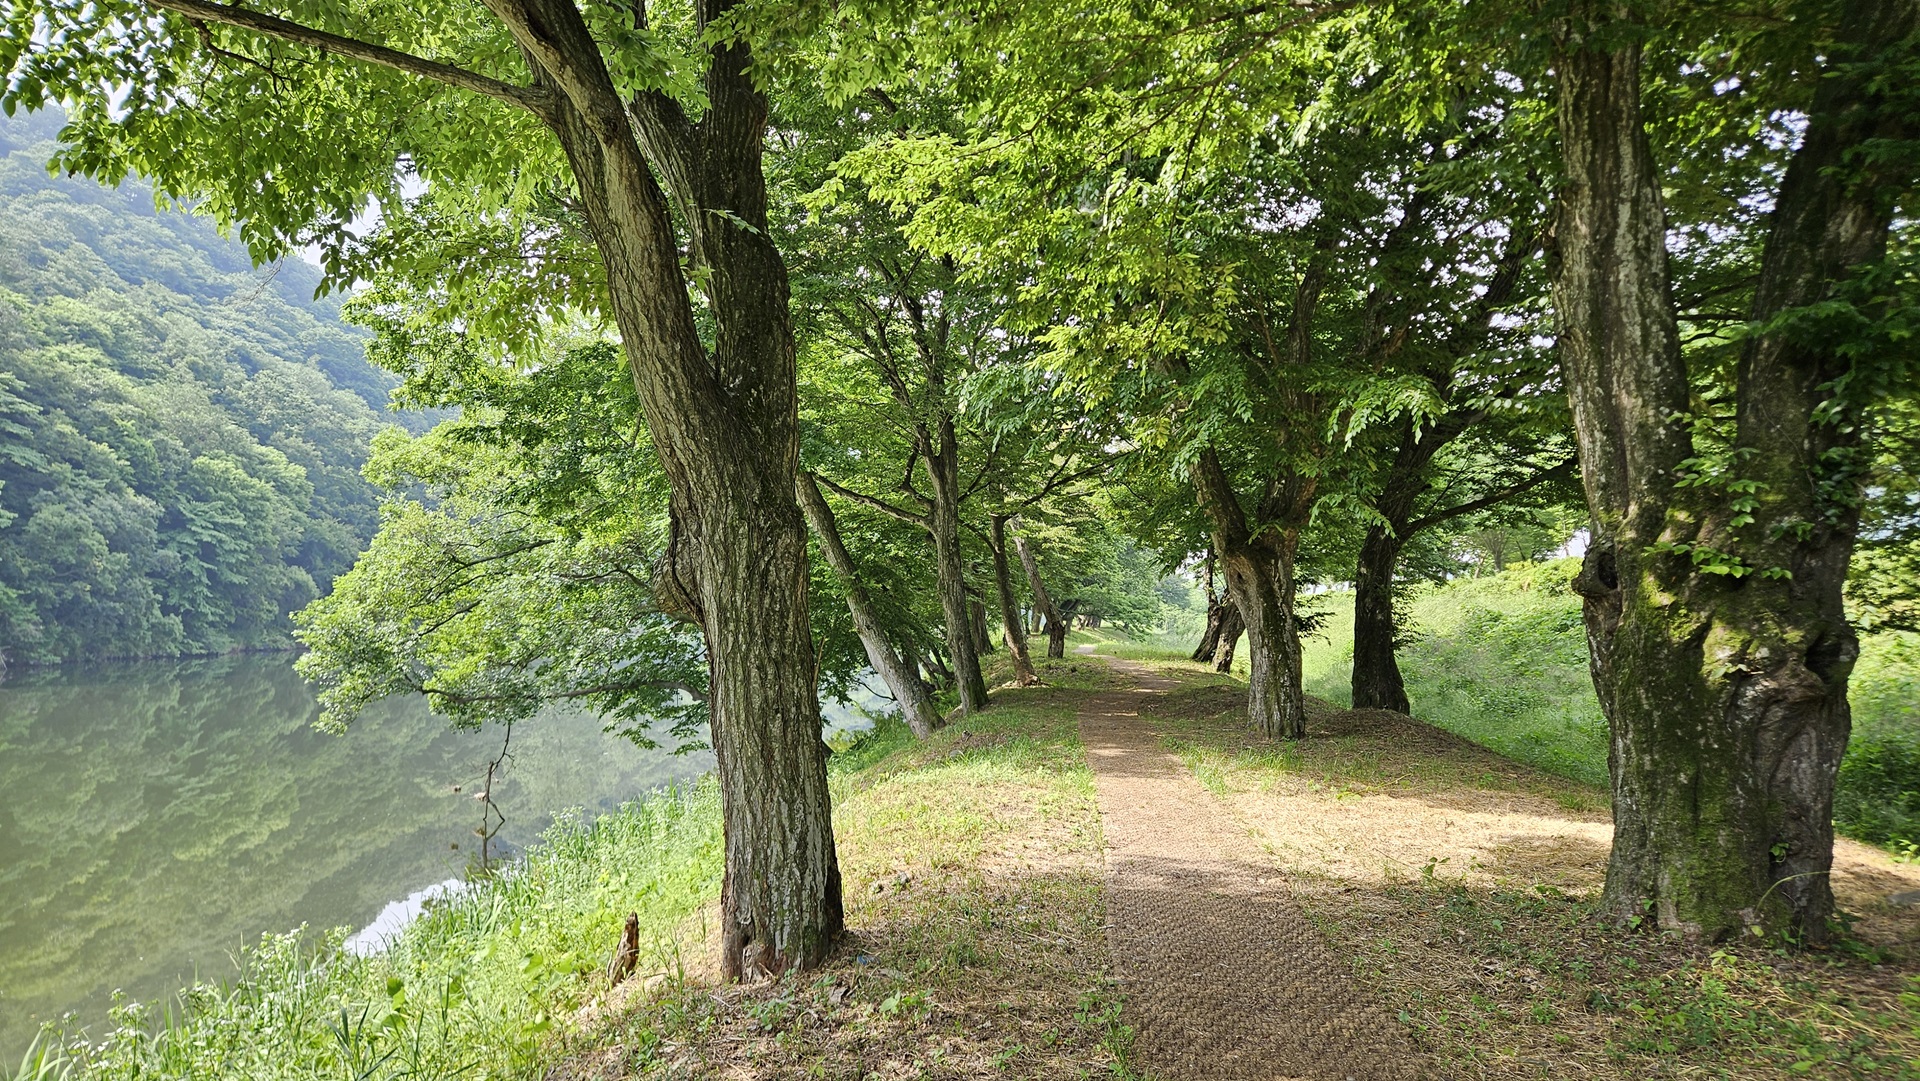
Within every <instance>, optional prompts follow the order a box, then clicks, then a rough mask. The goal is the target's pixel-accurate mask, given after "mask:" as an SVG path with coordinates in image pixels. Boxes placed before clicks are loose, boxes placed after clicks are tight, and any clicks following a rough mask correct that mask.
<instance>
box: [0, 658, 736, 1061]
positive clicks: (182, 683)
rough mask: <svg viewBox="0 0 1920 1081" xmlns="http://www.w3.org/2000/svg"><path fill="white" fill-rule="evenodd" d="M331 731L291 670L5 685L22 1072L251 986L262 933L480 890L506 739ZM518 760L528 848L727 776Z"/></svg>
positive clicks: (359, 726)
mask: <svg viewBox="0 0 1920 1081" xmlns="http://www.w3.org/2000/svg"><path fill="white" fill-rule="evenodd" d="M318 712H319V711H318V708H317V707H316V706H315V705H314V701H313V696H312V695H311V694H310V693H309V692H308V690H307V689H306V687H305V686H304V685H303V684H302V683H301V681H300V678H299V677H298V676H296V675H295V674H294V672H293V669H292V661H291V659H290V658H288V657H285V656H267V657H240V658H220V659H217V660H209V661H195V662H188V663H167V664H120V665H110V666H99V667H93V668H88V669H83V670H75V669H62V670H54V671H46V672H34V673H30V674H26V675H16V676H15V677H14V678H12V679H10V680H8V681H7V682H6V683H4V684H0V1062H3V1063H8V1064H11V1063H14V1062H18V1061H19V1055H20V1053H21V1052H22V1051H23V1050H24V1049H25V1047H26V1045H27V1043H28V1041H29V1040H30V1039H31V1038H32V1036H33V1033H34V1032H35V1031H36V1030H37V1028H38V1026H39V1024H40V1022H41V1021H42V1020H45V1019H47V1018H50V1017H57V1016H59V1015H60V1014H62V1013H64V1012H66V1011H69V1010H72V1011H76V1012H78V1014H79V1015H80V1018H81V1019H82V1021H83V1022H84V1023H87V1024H89V1025H90V1026H92V1027H96V1028H98V1027H100V1026H102V1024H103V1022H104V1020H105V1009H106V1005H107V1003H108V1002H109V1001H110V996H111V994H112V992H113V991H114V989H116V988H119V989H122V990H124V991H125V992H126V993H127V994H128V995H130V996H132V997H134V998H136V999H140V1000H143V1001H152V1000H155V999H160V998H164V997H166V996H168V995H170V994H171V993H172V992H174V991H175V990H177V989H178V988H180V987H181V986H182V985H184V984H186V983H188V982H191V980H192V979H193V978H194V977H195V975H196V974H199V975H202V976H210V977H225V976H229V975H232V974H233V973H234V971H235V970H234V967H233V961H232V956H233V954H234V953H235V952H236V951H237V950H239V949H240V948H241V947H242V946H245V945H247V944H248V943H251V942H253V941H257V940H258V938H259V936H260V935H261V934H262V933H265V932H270V931H285V930H288V929H290V928H293V927H297V926H299V925H301V924H303V923H304V924H309V925H312V926H315V927H337V926H348V927H355V928H363V927H366V926H367V925H368V924H369V923H371V922H373V921H374V920H375V919H376V918H377V917H379V916H380V915H381V913H382V910H383V909H387V908H388V906H389V905H391V904H393V903H394V902H403V901H404V900H405V899H406V898H407V897H408V896H409V895H411V894H416V893H418V892H419V891H422V890H424V889H427V888H429V887H432V886H434V885H435V884H436V883H442V882H445V881H446V880H448V879H455V878H458V877H460V876H461V875H462V874H463V873H464V871H465V869H466V867H467V864H468V860H469V859H470V858H472V857H473V856H475V855H477V852H475V851H473V850H474V848H475V846H476V845H477V841H478V839H477V838H476V837H475V836H474V832H473V831H474V827H476V826H477V825H479V822H480V812H481V806H480V804H478V803H476V802H475V801H474V799H473V798H472V795H471V793H473V792H474V791H476V790H477V788H478V787H479V786H478V785H477V784H476V783H475V782H477V781H478V780H479V779H480V778H482V777H483V776H484V775H485V772H486V763H487V760H488V759H490V758H492V757H493V756H494V755H495V754H496V753H498V750H499V746H500V732H499V730H497V729H494V730H489V731H486V732H484V733H482V732H456V731H452V730H450V729H448V728H447V726H446V722H445V721H444V720H442V719H439V718H436V717H433V716H431V715H430V714H428V712H427V710H426V705H425V703H424V702H423V701H421V700H406V701H397V700H396V701H389V702H385V703H382V704H380V705H379V706H376V707H375V708H374V709H372V710H369V711H368V712H367V714H366V715H365V716H364V717H362V718H361V719H360V720H359V721H358V722H356V723H355V724H354V726H353V728H352V730H351V731H349V732H348V733H347V734H346V735H345V736H330V735H327V734H324V733H321V732H316V731H314V730H313V728H312V727H311V725H312V723H313V720H314V718H315V717H316V716H317V715H318ZM513 751H514V755H513V759H512V761H511V762H510V763H509V764H508V766H507V770H506V774H505V780H504V781H502V782H499V783H497V784H496V785H495V787H494V798H495V800H496V802H498V803H499V804H500V806H501V809H502V810H503V811H504V812H505V814H506V816H507V824H506V826H505V828H504V829H503V830H502V831H501V832H500V834H499V835H498V836H497V837H496V838H495V841H494V843H495V845H496V846H498V845H499V844H500V843H501V842H502V841H504V842H506V844H507V846H508V847H509V849H510V850H512V849H517V847H518V846H524V845H525V844H527V843H528V842H530V841H531V840H533V839H534V838H535V837H536V836H537V835H538V834H539V832H540V831H541V830H542V829H544V828H545V827H546V826H547V825H548V824H549V823H551V822H552V820H553V816H554V814H555V813H556V812H559V811H561V810H565V809H567V808H571V807H584V808H586V809H587V810H588V812H589V813H593V812H598V811H604V810H608V809H611V808H613V807H616V806H618V805H619V804H620V803H621V802H622V801H623V800H627V799H631V798H633V797H634V796H636V795H639V794H640V793H642V792H644V791H645V790H647V789H648V788H651V787H655V786H658V785H662V784H666V783H667V782H670V781H673V780H677V779H682V778H686V777H691V776H694V775H696V774H698V773H701V772H704V771H705V770H706V769H708V768H709V766H710V765H711V759H710V758H709V757H708V756H707V755H704V754H701V755H688V756H678V757H676V756H674V755H671V754H669V753H668V752H667V751H664V750H658V751H642V750H640V749H638V748H635V747H634V746H633V745H632V744H630V743H628V742H626V741H625V740H621V739H618V738H616V737H613V736H609V735H606V734H604V733H603V732H601V731H600V725H599V723H598V722H597V721H596V720H594V719H593V718H592V717H589V716H583V715H578V714H566V713H552V714H548V715H545V716H542V717H539V718H536V719H535V720H534V721H531V722H528V723H526V724H523V725H519V726H516V727H515V729H514V737H513ZM455 786H459V787H460V788H461V789H462V791H461V792H459V793H456V792H455V791H454V788H455ZM496 851H498V848H497V847H496ZM397 911H398V910H397V909H395V910H392V911H390V912H389V916H391V915H393V914H395V913H397Z"/></svg>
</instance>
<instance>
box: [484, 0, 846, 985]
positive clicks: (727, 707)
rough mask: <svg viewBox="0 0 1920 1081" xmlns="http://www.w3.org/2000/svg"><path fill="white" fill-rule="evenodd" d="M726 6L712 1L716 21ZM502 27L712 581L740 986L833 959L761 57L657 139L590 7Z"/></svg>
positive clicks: (710, 639)
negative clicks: (640, 119) (699, 287)
mask: <svg viewBox="0 0 1920 1081" xmlns="http://www.w3.org/2000/svg"><path fill="white" fill-rule="evenodd" d="M723 10H724V5H713V4H709V5H703V7H702V10H701V16H702V20H703V21H704V20H706V19H709V18H716V17H718V15H719V14H720V13H721V11H723ZM496 13H497V14H499V15H500V17H501V18H502V20H503V21H505V22H506V23H507V24H508V25H509V27H510V28H511V30H512V31H513V34H514V37H515V39H516V40H517V41H518V43H519V44H520V46H521V48H522V50H523V51H524V52H525V54H526V55H527V57H528V60H529V63H531V64H533V65H534V66H535V69H536V71H537V72H538V73H539V75H538V79H539V81H540V83H541V85H542V86H543V87H545V88H547V89H549V90H550V91H551V92H552V96H551V100H550V102H549V103H548V104H547V105H546V106H545V108H546V109H547V113H546V114H545V118H546V119H547V121H548V123H549V124H551V125H552V127H553V129H554V131H555V133H556V134H557V135H558V136H559V140H560V144H561V146H562V147H563V149H564V150H565V152H566V155H567V157H568V159H569V162H570V163H571V165H572V168H573V173H574V177H575V179H576V181H577V183H578V185H579V188H580V197H581V205H582V208H583V209H584V211H585V213H586V218H587V222H588V225H589V228H590V230H591V232H592V234H593V238H594V241H595V243H596V244H597V245H598V247H599V250H600V253H601V257H602V260H603V261H604V263H605V267H606V275H607V277H606V284H607V291H608V296H609V299H610V300H611V302H612V308H613V314H614V317H615V321H616V323H617V324H618V326H619V329H620V335H621V340H622V344H623V346H624V348H625V350H626V353H627V357H628V359H629V362H630V365H631V367H632V369H633V377H634V384H635V386H636V387H637V388H638V391H639V395H640V400H641V402H642V404H643V406H644V409H645V412H646V416H647V422H648V427H649V430H650V432H651V434H652V437H653V441H654V444H655V446H656V448H657V449H658V452H659V454H660V458H661V462H662V464H663V465H664V467H665V469H666V473H667V475H668V477H669V479H670V481H671V483H672V501H671V505H672V514H673V525H674V531H673V537H674V544H675V545H676V546H684V548H685V550H686V552H687V553H690V555H691V558H690V559H681V558H674V559H671V560H669V561H668V563H669V565H671V566H676V567H677V566H680V565H683V564H684V565H689V566H692V567H695V568H697V577H698V581H697V582H693V583H681V584H680V586H681V591H682V592H683V593H684V594H685V595H687V596H688V597H689V598H691V599H692V600H693V601H694V602H695V605H696V608H697V615H698V617H699V620H700V623H701V626H702V629H703V630H704V632H705V636H706V641H707V648H708V657H709V664H710V667H711V670H712V696H711V699H710V702H711V710H712V734H713V747H714V754H715V759H716V763H717V771H718V773H719V776H720V783H721V793H722V819H723V823H724V831H725V841H726V843H725V848H726V855H725V863H726V869H725V879H724V882H723V884H722V888H721V908H722V919H723V930H722V955H721V970H722V972H723V973H724V974H725V975H727V976H729V977H738V976H748V975H758V974H762V973H767V974H778V973H780V972H783V971H786V970H788V969H791V968H799V967H807V966H810V965H812V964H814V963H816V962H818V961H819V960H820V959H822V958H823V957H825V955H826V954H827V952H828V950H829V949H830V948H831V947H832V945H833V943H834V940H835V938H836V937H837V936H838V935H839V933H840V931H841V928H842V925H843V916H842V908H841V896H840V870H839V864H838V861H837V858H836V855H835V852H834V844H833V820H832V815H831V803H830V799H829V794H828V789H827V776H826V746H825V744H824V743H823V742H822V741H821V738H820V709H819V701H818V699H817V697H816V694H815V689H814V663H813V657H814V654H813V643H812V637H811V628H810V627H809V625H808V620H807V606H806V596H807V567H806V559H807V552H806V530H805V527H804V526H803V525H802V524H801V519H800V513H799V510H798V508H797V506H796V503H795V500H794V473H795V468H796V459H797V451H798V426H797V420H796V397H795V370H794V344H793V329H792V325H791V322H790V320H789V316H788V307H787V275H786V269H785V267H784V265H783V264H782V262H781V260H780V255H779V253H778V252H777V251H776V250H775V249H774V247H773V244H772V242H771V240H770V239H769V237H768V234H767V231H766V224H767V219H766V188H765V182H764V179H763V174H762V172H761V161H760V156H761V147H762V143H763V140H764V137H765V128H766V118H767V103H766V100H765V98H764V96H763V95H762V94H761V93H760V92H759V91H758V90H757V89H755V87H754V86H753V82H752V79H751V77H750V76H749V75H748V73H747V69H748V66H749V57H748V55H747V51H746V49H745V47H743V46H734V47H729V48H717V49H715V50H714V51H713V52H712V54H711V60H710V67H709V71H708V75H707V80H706V82H707V92H708V97H709V107H708V110H707V112H706V114H705V116H704V117H703V119H702V120H701V121H700V122H699V124H697V125H693V124H690V123H688V122H687V121H686V119H685V118H684V117H683V116H680V115H679V114H678V110H677V108H675V109H673V110H672V112H671V113H668V112H665V111H657V112H654V113H652V114H650V115H652V116H653V117H654V119H655V120H656V121H657V129H658V130H648V131H637V130H635V129H634V128H633V127H632V126H630V121H629V115H630V114H629V112H628V108H627V103H626V102H625V101H623V100H622V99H621V97H620V95H619V94H618V92H617V91H616V90H615V88H614V84H613V81H612V79H611V77H610V76H609V75H608V73H607V71H606V68H605V66H604V64H603V63H602V61H601V58H600V52H599V49H598V47H597V46H596V45H595V44H594V42H593V39H592V37H591V35H590V34H589V33H588V31H587V28H586V26H585V24H584V22H583V20H582V19H581V17H580V14H579V11H578V9H577V8H575V7H574V5H573V4H572V3H570V2H559V0H525V2H524V3H518V4H516V3H510V2H506V0H503V2H502V3H500V4H499V5H497V6H496ZM642 108H643V109H644V108H645V106H644V105H643V106H642ZM662 109H663V110H664V109H665V106H662ZM642 142H646V143H647V146H648V153H647V155H645V156H643V154H642V151H641V143H642ZM649 158H651V159H652V160H651V165H650V161H649ZM656 168H657V169H659V170H660V171H661V173H662V175H664V176H666V177H667V179H668V182H669V183H670V184H671V185H672V187H673V189H674V192H675V197H676V198H677V199H680V200H682V201H683V202H685V203H687V204H688V209H689V210H690V211H692V212H691V213H688V214H686V215H685V219H686V221H687V222H688V225H689V228H690V230H691V245H692V252H693V257H694V258H695V260H696V261H697V262H698V263H699V264H701V265H703V266H705V267H707V268H709V269H710V270H711V274H710V277H709V278H708V279H707V281H706V291H707V294H708V296H709V298H710V301H711V304H712V310H713V316H714V319H715V323H716V333H715V336H714V343H715V344H714V347H713V349H712V350H711V351H709V350H708V349H707V348H705V347H704V346H703V344H702V341H701V336H700V333H699V331H698V329H697V327H696V325H695V321H694V316H693V312H692V310H691V308H690V307H689V305H688V302H687V296H688V293H687V286H686V281H685V278H684V276H683V274H682V271H681V253H680V251H679V247H678V244H677V241H676V237H675V234H674V229H673V224H672V220H671V217H670V215H669V213H668V208H667V198H666V193H665V192H664V191H663V190H662V188H661V186H660V184H659V183H657V182H656V179H655V172H654V169H656Z"/></svg>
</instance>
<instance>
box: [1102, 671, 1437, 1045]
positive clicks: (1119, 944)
mask: <svg viewBox="0 0 1920 1081" xmlns="http://www.w3.org/2000/svg"><path fill="white" fill-rule="evenodd" d="M1108 663H1110V664H1112V665H1113V666H1114V667H1115V668H1117V669H1119V670H1121V671H1124V672H1126V673H1127V674H1128V675H1129V676H1130V677H1132V678H1134V679H1135V680H1137V681H1138V683H1139V686H1140V689H1139V690H1135V691H1114V692H1107V693H1104V694H1101V695H1098V696H1096V697H1094V698H1092V699H1091V700H1089V701H1088V702H1087V704H1086V706H1085V708H1084V709H1083V710H1082V711H1081V713H1080V735H1081V739H1082V741H1083V742H1084V743H1085V744H1086V748H1087V760H1088V762H1089V763H1090V764H1091V765H1092V768H1093V773H1094V787H1095V790H1096V792H1097V793H1098V796H1099V801H1100V819H1101V824H1102V826H1103V827H1104V829H1105V833H1106V860H1107V902H1108V903H1107V915H1108V929H1107V936H1108V941H1109V944H1110V945H1111V947H1112V949H1113V956H1114V963H1115V967H1116V968H1117V970H1118V972H1119V974H1120V977H1121V979H1122V981H1123V988H1124V990H1125V992H1126V995H1127V1006H1126V1010H1127V1014H1126V1019H1127V1021H1128V1023H1129V1024H1131V1025H1132V1026H1133V1027H1134V1030H1135V1033H1136V1043H1135V1050H1136V1052H1137V1054H1138V1056H1139V1064H1140V1065H1141V1066H1143V1067H1145V1068H1146V1069H1147V1070H1149V1071H1151V1072H1152V1073H1153V1074H1154V1075H1155V1076H1157V1077H1160V1078H1164V1079H1167V1081H1184V1079H1188V1078H1194V1079H1199V1078H1232V1079H1236V1081H1237V1079H1243V1078H1244V1079H1255V1078H1258V1079H1263V1081H1264V1079H1289V1078H1294V1079H1302V1081H1306V1079H1311V1081H1328V1079H1331V1081H1390V1079H1401V1078H1407V1079H1414V1078H1419V1077H1421V1076H1422V1074H1421V1072H1420V1070H1419V1068H1418V1067H1417V1065H1416V1061H1417V1059H1416V1053H1415V1052H1414V1050H1413V1048H1412V1046H1411V1045H1410V1043H1409V1042H1408V1040H1407V1038H1406V1036H1405V1035H1404V1033H1403V1032H1402V1030H1401V1028H1400V1026H1399V1025H1398V1024H1397V1023H1396V1022H1395V1021H1394V1020H1393V1019H1392V1018H1391V1017H1389V1016H1388V1015H1387V1013H1386V1012H1385V1010H1384V1009H1382V1007H1381V1006H1380V1004H1379V1003H1378V1002H1376V1001H1374V998H1373V996H1372V995H1371V994H1370V993H1369V992H1368V991H1367V990H1366V989H1364V988H1362V987H1360V986H1359V985H1358V984H1356V983H1355V981H1354V980H1353V978H1352V976H1351V974H1350V972H1349V970H1348V967H1347V966H1346V965H1345V964H1343V963H1342V961H1341V959H1340V958H1339V957H1336V956H1335V955H1334V954H1333V952H1332V951H1331V950H1330V949H1329V948H1328V946H1327V943H1326V941H1325V940H1324V939H1323V937H1322V936H1321V935H1320V933H1319V932H1318V931H1317V930H1316V929H1315V928H1314V927H1313V925H1312V924H1311V923H1310V922H1308V920H1307V919H1306V917H1305V916H1304V915H1302V914H1301V912H1300V911H1299V909H1298V908H1297V907H1296V906H1295V905H1294V904H1293V903H1292V902H1291V901H1290V900H1289V899H1288V895H1287V889H1286V885H1285V883H1284V882H1283V881H1282V879H1281V872H1280V871H1279V870H1278V869H1276V868H1275V867H1274V866H1273V865H1272V864H1271V862H1270V861H1269V860H1268V859H1267V858H1266V857H1265V855H1264V853H1263V851H1262V849H1261V847H1260V845H1259V843H1258V842H1257V841H1256V840H1255V839H1254V838H1253V837H1252V836H1250V835H1249V833H1248V831H1247V830H1246V828H1245V827H1244V826H1242V825H1241V824H1240V823H1239V822H1238V821H1237V820H1236V819H1235V818H1234V816H1233V814H1232V812H1231V811H1230V810H1229V809H1227V808H1226V807H1225V806H1224V805H1222V804H1221V803H1220V802H1219V801H1218V800H1215V799H1214V798H1213V797H1212V796H1210V795H1209V794H1208V793H1207V792H1206V791H1205V790H1204V789H1203V788H1201V786H1200V784H1199V782H1198V781H1196V780H1194V778H1193V777H1192V775H1191V774H1190V773H1189V772H1188V771H1187V769H1186V768H1185V767H1184V765H1183V764H1182V763H1181V762H1180V760H1179V759H1178V758H1176V757H1175V756H1174V755H1173V754H1172V753H1170V752H1169V751H1167V750H1166V749H1165V748H1163V747H1162V746H1161V744H1160V740H1159V737H1158V735H1157V734H1156V733H1155V732H1154V730H1153V729H1152V727H1151V725H1150V724H1149V723H1148V722H1147V721H1145V720H1143V719H1141V717H1140V716H1139V712H1138V711H1139V706H1140V702H1141V700H1142V698H1143V697H1144V696H1147V695H1152V694H1156V693H1158V692H1160V691H1163V690H1165V689H1166V688H1167V687H1170V686H1172V684H1171V682H1170V681H1168V680H1165V679H1164V678H1161V677H1159V676H1156V675H1154V674H1153V673H1152V672H1150V671H1148V670H1146V669H1144V668H1141V667H1139V666H1135V665H1128V664H1126V663H1125V662H1122V661H1109V662H1108Z"/></svg>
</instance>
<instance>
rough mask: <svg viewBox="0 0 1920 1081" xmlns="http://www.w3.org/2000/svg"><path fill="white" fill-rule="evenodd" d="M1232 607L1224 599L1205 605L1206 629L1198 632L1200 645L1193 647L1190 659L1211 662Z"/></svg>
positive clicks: (1218, 646)
mask: <svg viewBox="0 0 1920 1081" xmlns="http://www.w3.org/2000/svg"><path fill="white" fill-rule="evenodd" d="M1232 610H1233V605H1232V604H1230V603H1229V602H1228V601H1226V600H1225V599H1224V598H1221V599H1218V600H1215V601H1213V602H1212V603H1210V604H1208V605H1207V627H1206V629H1205V630H1203V631H1201V632H1200V644H1199V645H1197V646H1195V647H1193V654H1192V659H1193V660H1196V661H1200V662H1202V663H1205V662H1208V661H1211V660H1213V657H1214V652H1215V651H1216V650H1218V649H1219V648H1220V635H1221V633H1222V632H1223V631H1224V630H1225V629H1226V625H1227V618H1228V613H1229V612H1231V611H1232Z"/></svg>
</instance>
